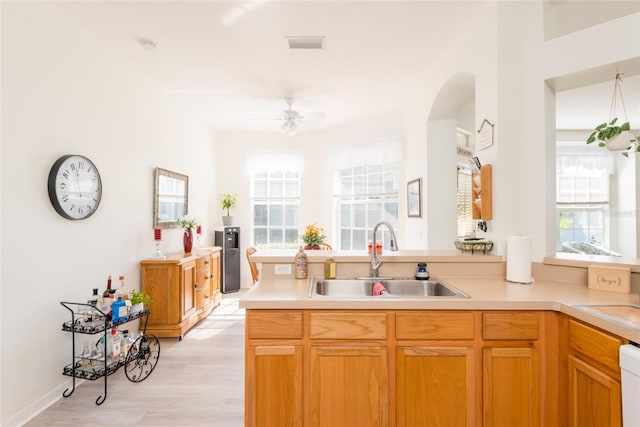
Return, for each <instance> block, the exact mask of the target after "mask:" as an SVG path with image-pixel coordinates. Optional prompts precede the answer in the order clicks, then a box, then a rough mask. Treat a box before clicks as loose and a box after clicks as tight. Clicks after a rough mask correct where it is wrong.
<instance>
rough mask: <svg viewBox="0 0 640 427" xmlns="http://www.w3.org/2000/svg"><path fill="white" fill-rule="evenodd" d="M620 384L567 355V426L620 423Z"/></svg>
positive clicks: (599, 426) (597, 426)
mask: <svg viewBox="0 0 640 427" xmlns="http://www.w3.org/2000/svg"><path fill="white" fill-rule="evenodd" d="M621 399H622V398H621V394H620V383H619V382H618V381H616V380H615V379H613V378H611V377H610V376H609V375H607V374H605V373H603V372H602V371H600V370H599V369H596V368H594V367H593V366H591V365H589V364H587V363H585V362H583V361H582V360H580V359H578V358H576V357H574V356H569V425H570V426H574V427H601V426H608V427H619V426H621V425H622V421H621V417H622V403H621Z"/></svg>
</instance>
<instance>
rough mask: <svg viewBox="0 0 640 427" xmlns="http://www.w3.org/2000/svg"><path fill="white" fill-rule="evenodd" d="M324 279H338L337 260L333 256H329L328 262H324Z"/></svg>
mask: <svg viewBox="0 0 640 427" xmlns="http://www.w3.org/2000/svg"><path fill="white" fill-rule="evenodd" d="M324 278H325V279H335V278H336V260H335V259H333V257H332V256H331V254H329V255H327V260H326V261H325V262H324Z"/></svg>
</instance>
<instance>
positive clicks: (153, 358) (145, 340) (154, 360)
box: [124, 335, 160, 383]
mask: <svg viewBox="0 0 640 427" xmlns="http://www.w3.org/2000/svg"><path fill="white" fill-rule="evenodd" d="M158 359H160V341H158V338H156V337H155V335H143V336H141V337H139V338H138V339H136V340H135V341H134V343H133V345H132V346H131V348H130V349H129V352H128V353H127V359H126V360H125V365H124V372H125V374H126V375H127V378H128V379H129V381H132V382H134V383H139V382H140V381H144V380H145V379H146V378H147V377H148V376H149V375H151V372H153V370H154V369H155V367H156V365H157V364H158Z"/></svg>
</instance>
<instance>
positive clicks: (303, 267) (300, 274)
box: [295, 246, 308, 279]
mask: <svg viewBox="0 0 640 427" xmlns="http://www.w3.org/2000/svg"><path fill="white" fill-rule="evenodd" d="M307 261H308V258H307V254H305V253H304V251H303V250H302V246H300V247H299V249H298V253H297V254H296V262H295V264H296V279H306V278H307Z"/></svg>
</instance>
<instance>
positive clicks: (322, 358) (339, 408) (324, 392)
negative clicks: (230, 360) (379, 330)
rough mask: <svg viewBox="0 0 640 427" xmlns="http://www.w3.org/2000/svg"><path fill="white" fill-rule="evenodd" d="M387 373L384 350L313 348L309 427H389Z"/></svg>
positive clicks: (369, 348)
mask: <svg viewBox="0 0 640 427" xmlns="http://www.w3.org/2000/svg"><path fill="white" fill-rule="evenodd" d="M388 371H389V368H388V364H387V350H386V348H384V347H364V346H362V347H340V348H337V347H312V348H311V384H310V386H311V391H310V393H311V396H310V397H311V408H310V409H311V411H310V416H311V421H310V424H309V425H311V426H314V427H315V426H317V427H325V426H349V427H356V426H361V427H376V426H388V425H389V392H388V390H389V380H388V378H389V374H388ZM274 425H275V424H274Z"/></svg>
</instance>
